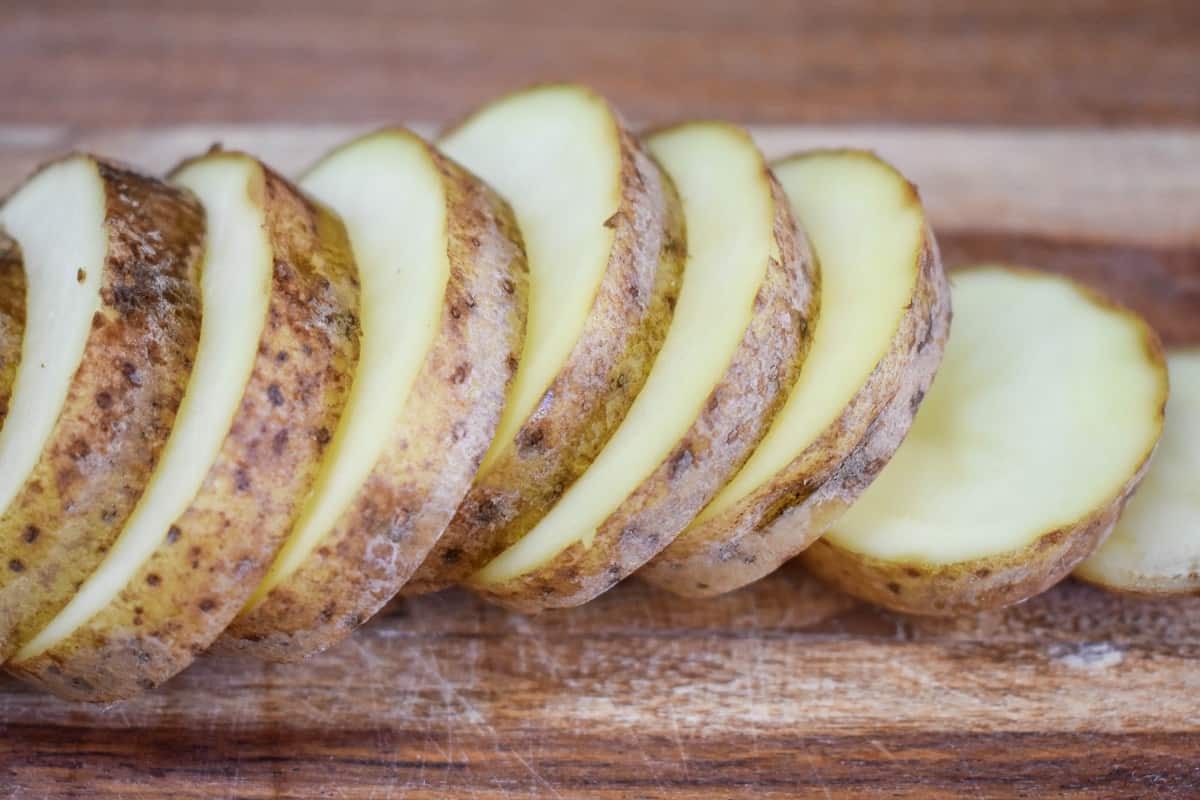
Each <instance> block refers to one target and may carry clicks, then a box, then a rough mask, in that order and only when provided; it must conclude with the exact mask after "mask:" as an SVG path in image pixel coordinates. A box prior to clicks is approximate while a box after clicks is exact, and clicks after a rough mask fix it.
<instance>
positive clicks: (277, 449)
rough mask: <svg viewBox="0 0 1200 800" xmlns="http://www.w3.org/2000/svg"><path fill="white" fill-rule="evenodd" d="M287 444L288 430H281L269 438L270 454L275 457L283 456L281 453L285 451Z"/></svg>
mask: <svg viewBox="0 0 1200 800" xmlns="http://www.w3.org/2000/svg"><path fill="white" fill-rule="evenodd" d="M287 443H288V429H287V428H282V429H280V430H279V431H277V432H276V433H275V436H273V437H272V438H271V452H272V453H274V454H275V455H276V456H281V455H283V452H284V451H285V450H286V449H287Z"/></svg>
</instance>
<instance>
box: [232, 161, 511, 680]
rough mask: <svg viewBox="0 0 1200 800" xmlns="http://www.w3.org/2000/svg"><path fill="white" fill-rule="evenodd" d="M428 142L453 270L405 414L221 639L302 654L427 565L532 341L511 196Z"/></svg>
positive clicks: (254, 650) (277, 656)
mask: <svg viewBox="0 0 1200 800" xmlns="http://www.w3.org/2000/svg"><path fill="white" fill-rule="evenodd" d="M429 152H430V155H431V157H432V158H433V159H434V161H435V163H437V165H438V167H439V169H440V171H441V174H442V180H443V185H444V187H445V190H446V200H447V206H448V209H447V213H448V226H447V227H448V235H449V244H448V247H449V257H450V278H449V282H448V284H447V286H446V298H445V303H444V306H443V310H442V316H441V324H440V327H439V331H438V333H437V334H435V338H434V341H433V344H432V347H431V349H430V351H429V354H428V356H427V357H426V359H425V363H424V365H423V366H422V368H421V371H420V373H418V375H417V377H416V381H415V383H414V384H413V388H412V393H411V395H410V396H409V399H408V401H407V403H406V405H405V409H404V416H403V418H402V420H401V423H400V425H399V426H398V427H397V428H396V430H394V431H392V432H391V433H390V434H388V435H390V437H391V443H390V445H389V446H388V447H387V448H386V449H385V451H384V453H383V455H382V457H381V458H380V460H379V462H378V463H377V465H376V467H375V468H374V470H373V471H372V472H371V475H370V477H369V478H368V479H367V483H366V485H365V487H364V488H363V490H362V491H361V492H360V493H359V495H358V497H357V498H356V499H355V500H354V502H353V503H352V505H351V506H350V508H349V509H348V510H347V511H346V512H345V513H344V514H343V515H342V517H341V518H340V519H339V520H338V522H337V524H336V526H335V527H334V529H333V530H332V531H330V532H329V534H328V535H327V536H326V537H325V539H324V540H323V542H322V543H321V545H320V546H319V548H318V549H317V550H316V551H315V553H314V555H313V556H310V557H309V558H308V560H307V561H305V562H304V563H303V564H302V565H301V567H300V568H299V570H298V571H297V572H295V573H293V574H292V575H291V576H290V577H288V578H287V579H286V580H285V581H284V582H282V583H280V584H279V585H278V586H276V587H275V588H274V589H272V590H271V592H270V593H269V594H268V595H267V596H266V597H265V598H264V599H263V602H262V603H261V604H259V605H258V606H256V607H255V608H253V609H252V610H251V611H250V612H248V613H247V614H245V615H243V616H240V617H238V618H237V619H235V620H234V622H233V624H232V625H231V626H230V628H229V630H228V631H227V633H226V635H225V637H224V639H223V641H222V647H223V648H232V649H237V650H242V651H247V652H250V653H251V654H253V655H256V656H258V657H261V658H267V659H270V660H274V661H294V660H297V659H300V658H302V657H304V656H307V655H310V654H312V653H315V652H318V651H320V650H323V649H325V648H327V647H329V646H330V645H332V644H335V643H337V642H338V641H340V640H341V639H343V638H344V637H346V636H347V635H349V634H350V633H351V632H352V631H353V630H354V629H355V628H356V627H358V626H359V625H360V624H362V623H363V622H365V621H366V620H367V619H369V618H370V617H371V616H372V615H374V614H375V612H377V611H378V610H379V609H380V608H381V607H382V606H383V605H384V604H385V603H386V602H387V601H388V600H390V599H391V598H392V596H393V595H395V593H396V592H397V591H398V590H399V589H400V587H401V586H402V585H403V584H404V582H405V581H406V580H407V579H408V578H409V577H410V576H411V575H412V574H413V572H414V571H415V570H416V569H417V567H418V566H420V564H421V562H422V560H423V559H424V558H425V556H426V555H427V554H428V553H429V550H430V548H431V547H433V545H434V543H435V542H436V541H437V538H438V536H439V535H441V533H442V531H443V530H445V528H446V525H447V524H448V523H449V521H450V518H451V517H452V516H453V514H454V512H455V510H456V509H457V508H458V505H459V503H460V502H461V501H462V498H463V496H464V495H465V494H466V492H467V490H468V489H469V488H470V485H471V481H472V479H473V478H474V477H475V471H476V470H477V469H478V467H479V463H480V461H482V460H483V457H484V455H485V454H486V453H487V449H488V446H489V444H490V443H491V440H492V435H493V433H494V432H495V430H496V425H497V423H498V422H499V420H500V413H501V410H502V409H503V406H504V399H505V394H506V391H507V388H508V385H509V383H510V382H511V380H512V377H513V375H514V373H515V371H516V366H517V358H518V356H519V354H520V352H521V344H522V342H523V340H524V335H525V316H526V307H527V302H528V296H527V295H528V284H529V275H528V266H527V264H526V261H525V254H524V250H523V247H522V244H521V236H520V231H519V230H518V228H517V225H516V221H515V219H514V218H513V214H512V211H511V209H509V207H508V204H507V203H505V202H504V201H503V200H502V199H500V197H499V196H498V195H497V194H495V192H493V191H492V190H491V189H490V188H488V187H487V186H486V185H485V184H484V183H483V182H482V181H480V180H479V179H477V178H475V177H474V176H473V175H471V174H469V173H468V172H466V171H465V170H464V169H463V168H461V167H459V166H458V165H457V164H455V163H454V162H452V161H451V160H449V159H448V158H446V157H445V156H443V155H441V154H440V153H438V152H437V151H436V150H434V149H433V148H429ZM380 434H381V435H385V434H384V432H383V431H381V432H380Z"/></svg>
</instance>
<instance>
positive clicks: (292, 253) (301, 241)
mask: <svg viewBox="0 0 1200 800" xmlns="http://www.w3.org/2000/svg"><path fill="white" fill-rule="evenodd" d="M172 179H173V181H174V182H175V183H176V184H177V185H179V186H183V187H186V188H187V189H189V190H191V191H192V192H194V193H195V194H196V196H197V197H199V199H200V201H201V203H202V204H203V206H204V209H205V212H206V215H207V220H208V240H207V247H206V254H205V259H204V266H203V273H202V279H201V288H202V292H203V294H202V300H203V308H204V318H203V322H202V324H201V329H200V346H199V349H198V350H197V352H196V361H195V367H194V369H193V370H192V373H191V379H190V380H189V382H188V384H187V389H186V391H185V393H184V396H183V402H182V404H181V405H180V408H179V413H178V415H177V416H176V419H175V425H174V428H173V429H172V431H171V436H170V439H168V441H167V444H166V446H165V447H164V448H163V450H162V456H161V458H160V459H159V461H158V463H157V465H156V467H155V469H154V473H153V475H152V476H151V479H150V482H149V483H148V485H147V486H146V490H145V493H144V494H143V495H142V497H141V499H140V500H139V501H138V504H137V507H136V508H135V509H134V512H133V514H132V515H131V516H130V517H129V519H128V521H127V522H126V524H125V526H124V529H123V530H122V531H121V535H120V537H119V538H118V539H117V540H116V541H115V542H114V543H113V546H112V548H111V549H110V550H109V551H108V554H107V556H106V558H105V559H104V561H103V562H101V564H100V565H99V567H98V568H97V569H96V571H95V572H93V573H92V574H91V576H90V577H88V579H87V580H86V581H85V582H84V583H83V586H82V588H81V589H80V590H79V593H78V594H76V595H75V596H74V597H73V598H72V599H71V602H70V603H68V604H67V606H66V607H65V608H64V609H63V610H62V611H61V612H60V613H59V614H58V616H56V617H55V618H54V619H53V620H52V621H51V622H50V623H49V624H48V625H47V626H46V627H44V628H42V629H41V631H40V632H38V633H37V635H36V636H34V637H33V638H32V639H31V640H30V641H28V642H27V643H25V644H24V646H23V647H22V648H21V650H20V651H19V652H18V653H17V654H16V655H15V656H14V658H13V659H12V661H10V662H9V665H8V667H9V670H10V671H11V672H14V673H16V674H19V675H21V676H22V677H25V678H28V679H30V680H32V681H34V682H37V683H39V684H41V685H42V686H44V687H45V688H48V689H50V690H51V691H53V692H55V693H56V694H58V695H60V696H63V697H68V698H71V699H76V700H88V701H104V702H108V701H111V700H116V699H119V698H123V697H128V696H130V695H133V694H135V693H137V692H138V691H140V690H141V689H144V688H149V687H152V686H155V685H157V684H159V683H161V682H162V681H164V680H166V679H168V678H170V677H171V676H172V675H174V674H175V673H177V672H179V671H180V670H181V669H183V668H184V667H186V666H187V665H188V664H189V663H191V661H192V658H193V657H194V655H195V653H197V652H200V651H201V650H203V649H204V648H206V647H207V646H208V645H209V644H210V643H211V642H212V641H213V640H214V639H215V638H216V637H217V636H218V635H219V634H220V632H221V631H222V630H223V629H224V628H225V626H226V625H227V624H228V623H229V620H230V619H232V617H233V615H234V614H235V613H236V612H237V611H238V609H239V608H240V607H241V605H242V603H243V602H244V601H245V599H246V598H247V597H248V596H249V594H250V592H251V591H252V590H253V588H254V585H255V583H256V582H257V579H258V578H259V577H261V576H262V575H263V573H264V572H265V571H266V569H267V567H268V566H269V564H270V562H271V558H272V556H273V555H274V553H275V551H276V549H277V548H278V547H279V545H280V543H281V542H282V541H283V539H284V537H285V535H286V533H287V531H288V530H289V529H290V526H291V524H292V522H293V521H294V520H295V518H296V513H297V510H298V509H299V507H300V503H301V501H302V500H303V499H304V496H305V493H306V492H307V490H308V488H309V487H310V486H311V485H312V483H313V480H314V479H315V477H316V474H317V467H318V465H319V463H320V459H321V454H322V452H323V451H324V450H325V449H326V442H328V440H329V437H330V432H331V431H332V430H333V429H334V426H335V425H336V423H337V420H338V417H339V416H340V414H341V410H342V407H343V405H344V404H345V398H346V395H347V393H348V388H349V385H350V378H351V375H352V371H353V366H354V364H355V361H356V358H357V351H358V344H357V337H358V326H357V321H356V318H357V307H358V285H357V279H356V277H355V270H354V262H353V260H352V258H351V256H350V251H349V243H348V241H347V238H346V233H345V229H344V228H343V227H342V224H341V223H340V222H339V221H338V220H337V219H336V218H335V217H334V216H333V215H331V214H330V213H329V212H327V211H325V210H323V209H321V208H319V207H317V206H315V205H314V204H313V203H311V202H310V201H308V200H306V199H305V198H304V197H303V196H302V195H301V194H300V193H299V192H298V191H297V190H296V189H295V188H294V187H292V186H291V185H290V184H288V183H287V182H286V181H285V180H284V179H283V178H281V177H279V176H278V175H276V174H275V173H273V172H271V171H270V170H268V169H266V168H265V167H263V166H262V164H260V163H259V162H258V161H256V160H255V159H253V158H250V157H249V156H246V155H242V154H239V153H214V154H210V155H207V156H203V157H201V158H197V159H194V160H192V161H189V162H185V163H184V164H183V165H182V166H181V167H180V168H179V169H177V170H176V171H175V172H174V173H173V175H172Z"/></svg>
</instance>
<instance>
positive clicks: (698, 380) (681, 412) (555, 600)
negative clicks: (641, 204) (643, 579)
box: [467, 123, 817, 611]
mask: <svg viewBox="0 0 1200 800" xmlns="http://www.w3.org/2000/svg"><path fill="white" fill-rule="evenodd" d="M647 146H648V148H649V150H650V152H651V153H652V154H653V155H654V156H655V158H656V159H657V160H658V161H659V163H660V164H662V166H663V169H664V170H665V171H666V173H667V174H668V175H669V176H670V177H671V179H672V180H673V181H674V183H675V186H676V188H677V189H678V190H679V195H680V199H681V201H682V205H683V212H684V219H685V222H686V225H687V232H688V258H687V263H686V267H685V268H684V273H683V284H682V287H681V289H680V292H679V300H678V303H677V304H676V306H675V315H674V318H673V320H672V322H671V326H670V328H669V329H668V331H667V337H666V340H665V341H664V342H663V346H662V350H661V351H660V352H659V354H658V357H657V359H656V360H655V361H654V365H653V367H652V368H651V370H650V374H649V376H648V377H647V378H646V383H645V386H643V387H642V391H641V393H640V394H639V395H638V396H637V399H636V400H634V403H633V406H632V407H631V408H630V409H629V413H628V414H627V415H626V416H625V419H624V420H623V421H622V422H621V424H620V426H619V427H618V428H617V430H616V432H615V433H614V434H613V436H612V438H611V439H609V441H608V443H607V444H606V445H605V447H604V449H603V450H601V451H600V454H599V455H598V456H597V457H596V460H595V461H594V462H593V463H592V465H591V466H590V467H589V468H588V470H587V471H586V472H584V473H583V475H581V476H580V477H579V479H578V480H576V481H575V483H574V484H572V485H571V486H570V488H568V489H567V491H566V493H565V494H564V495H563V497H562V499H560V500H559V501H558V503H556V504H555V506H554V507H553V508H552V509H551V510H550V512H549V513H548V514H546V515H545V517H543V518H542V519H541V520H540V521H539V522H538V523H537V525H536V526H534V527H533V529H532V530H530V531H529V532H528V533H526V534H525V535H524V536H523V537H521V538H520V539H519V540H517V541H514V542H512V543H511V545H510V546H509V547H508V549H506V550H504V551H503V552H502V553H500V554H499V555H498V556H497V557H496V558H494V559H493V560H492V561H490V562H489V563H488V564H487V565H486V566H484V568H483V569H481V570H479V571H478V572H477V573H475V574H474V575H472V576H471V577H470V578H469V579H468V581H467V585H468V586H470V588H472V589H473V590H475V591H477V592H479V593H481V594H483V595H485V596H486V597H488V598H489V599H492V600H495V601H497V602H500V603H503V604H505V605H508V606H511V607H514V608H519V609H522V610H526V611H533V610H538V609H541V608H547V607H562V606H573V605H579V604H580V603H583V602H586V601H587V600H590V599H591V598H593V597H595V596H596V595H598V594H600V593H601V592H603V591H604V590H606V589H608V588H609V587H611V586H612V585H613V584H615V583H616V582H617V581H619V580H620V579H622V578H623V577H625V576H626V575H629V574H630V573H631V572H633V571H634V570H636V569H637V568H638V567H640V566H641V565H642V564H643V563H645V562H646V561H647V560H648V559H649V558H651V557H652V556H654V555H655V554H656V553H658V552H659V551H660V550H662V548H664V547H666V546H667V545H668V544H669V543H670V542H671V540H672V539H673V538H674V537H675V536H676V535H678V533H679V532H680V531H682V530H683V529H684V527H686V526H687V524H688V523H689V522H691V521H692V519H693V518H694V517H695V515H696V514H697V513H698V512H699V511H700V509H702V508H703V507H704V505H705V504H706V503H707V502H708V501H709V500H710V499H712V497H713V495H714V494H715V493H716V492H717V490H718V489H720V488H721V486H722V485H724V483H725V482H726V481H727V480H728V479H729V477H730V475H732V474H733V473H734V471H735V470H736V469H737V468H738V467H740V466H741V464H742V462H743V461H744V460H745V458H746V457H747V456H748V455H749V454H750V452H751V450H752V449H753V448H754V446H755V444H757V442H758V440H759V438H760V437H761V436H762V434H763V433H764V432H765V431H766V428H767V425H769V424H770V421H771V418H772V417H773V416H774V414H775V411H776V409H777V408H778V406H779V404H780V403H781V402H782V401H783V399H784V397H786V394H787V392H788V390H789V389H790V388H791V386H792V383H793V381H794V380H795V377H796V374H797V372H798V369H799V366H800V364H801V362H802V361H803V359H804V355H805V353H806V352H807V350H808V345H809V335H808V331H809V329H810V321H815V317H816V292H815V288H816V287H815V283H816V280H817V276H816V264H815V262H814V261H813V259H812V256H811V253H810V252H809V249H808V244H807V241H806V240H805V239H804V236H803V234H802V233H801V232H800V231H799V230H798V228H797V226H796V222H795V219H794V218H793V216H792V212H791V210H790V208H789V206H788V202H787V198H786V197H785V196H784V194H783V191H782V189H780V188H779V185H778V184H777V183H776V181H775V178H774V177H773V176H772V175H771V173H770V171H769V170H768V169H767V165H766V164H765V163H764V162H763V159H762V155H761V153H759V151H758V148H757V147H755V145H754V143H753V142H752V141H751V140H750V137H749V136H748V135H747V134H746V133H745V132H744V131H742V130H740V129H738V128H735V127H733V126H730V125H725V124H721V123H693V124H687V125H681V126H678V127H676V128H671V129H668V130H664V131H661V132H659V133H656V134H655V135H653V136H651V137H650V138H649V139H648V140H647Z"/></svg>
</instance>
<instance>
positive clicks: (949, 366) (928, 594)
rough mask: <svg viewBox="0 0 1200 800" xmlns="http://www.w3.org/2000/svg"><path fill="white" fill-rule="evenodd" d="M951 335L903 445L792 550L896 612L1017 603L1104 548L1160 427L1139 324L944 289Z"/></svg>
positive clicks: (1036, 288)
mask: <svg viewBox="0 0 1200 800" xmlns="http://www.w3.org/2000/svg"><path fill="white" fill-rule="evenodd" d="M953 287H954V289H953V295H954V309H955V320H954V335H953V336H951V337H950V341H949V344H948V346H947V348H946V354H945V359H944V361H943V362H942V366H941V368H940V370H939V371H938V376H937V379H936V380H935V381H934V383H933V386H932V387H931V388H930V390H929V394H928V395H927V396H926V398H925V402H924V404H923V405H922V406H921V410H920V411H919V412H918V413H917V418H916V421H915V422H914V424H913V427H912V431H911V432H910V433H909V436H908V438H907V440H905V442H904V444H903V445H902V446H901V447H900V449H899V450H898V451H897V452H896V455H895V457H894V458H893V459H892V461H891V462H890V463H889V464H888V465H887V467H885V468H884V470H883V472H882V473H881V474H880V475H879V477H878V479H876V481H875V482H874V483H873V484H872V485H871V487H870V488H869V489H867V491H866V492H865V493H864V494H863V496H862V498H861V499H860V500H859V501H858V502H857V503H855V504H854V505H853V506H851V508H850V509H849V510H848V511H847V512H846V513H845V515H843V516H842V518H841V519H840V520H839V521H838V522H837V523H836V524H835V525H834V526H833V527H832V528H831V530H830V531H829V533H827V534H826V535H825V537H824V538H822V539H819V540H817V542H815V543H814V544H813V546H812V547H810V548H809V549H808V550H806V551H804V553H803V554H801V556H800V558H801V559H802V561H803V563H804V564H805V566H807V567H808V568H809V569H810V570H812V571H813V572H815V573H816V574H817V575H818V576H819V577H820V578H822V579H823V580H825V581H827V582H829V583H832V584H833V585H834V586H836V587H837V588H839V589H842V590H844V591H846V592H848V593H850V594H853V595H856V596H858V597H861V598H863V599H866V600H870V601H871V602H874V603H878V604H880V605H883V606H886V607H888V608H893V609H896V610H898V611H907V612H911V613H916V614H955V613H962V612H968V611H975V610H978V609H985V608H993V607H997V606H1003V605H1007V604H1010V603H1016V602H1018V601H1020V600H1024V599H1025V598H1028V597H1031V596H1033V595H1035V594H1037V593H1039V592H1041V591H1044V590H1045V589H1047V588H1049V587H1050V586H1052V585H1053V584H1055V583H1057V582H1058V581H1059V580H1060V579H1062V578H1063V577H1064V576H1065V575H1067V574H1068V573H1069V572H1070V571H1071V570H1072V569H1073V568H1074V567H1075V565H1076V564H1078V563H1079V562H1080V561H1082V560H1083V559H1084V558H1086V557H1087V555H1088V554H1089V553H1091V552H1092V550H1094V549H1095V547H1096V546H1097V545H1098V544H1099V543H1100V542H1101V541H1102V540H1103V539H1104V537H1105V536H1106V535H1107V534H1108V532H1109V531H1110V530H1112V527H1113V524H1114V523H1115V522H1116V519H1117V516H1118V515H1119V514H1120V512H1121V508H1122V507H1123V506H1124V505H1125V501H1126V500H1127V499H1128V498H1129V495H1130V494H1131V493H1132V491H1133V490H1134V488H1135V487H1136V486H1137V484H1138V482H1139V481H1140V480H1141V477H1142V474H1143V473H1144V471H1145V468H1146V466H1147V464H1148V463H1149V459H1150V456H1151V454H1152V453H1153V451H1154V446H1155V442H1156V441H1157V440H1158V436H1159V433H1160V432H1161V430H1162V421H1163V404H1164V402H1165V401H1166V397H1167V374H1166V369H1165V366H1164V364H1163V359H1162V353H1161V350H1160V348H1159V344H1158V339H1157V338H1156V337H1155V335H1154V333H1153V332H1152V331H1151V330H1150V328H1149V327H1147V325H1146V324H1145V322H1143V321H1142V319H1141V318H1140V317H1138V316H1137V315H1135V314H1133V313H1132V312H1130V311H1126V310H1124V309H1121V308H1118V307H1116V306H1113V305H1111V304H1110V303H1108V302H1107V301H1105V300H1103V299H1101V298H1100V297H1098V296H1096V295H1094V294H1093V293H1091V292H1089V291H1088V290H1086V289H1084V288H1082V287H1080V286H1078V285H1076V284H1074V283H1072V282H1071V281H1069V280H1067V279H1066V278H1062V277H1057V276H1051V275H1045V274H1039V273H1036V272H1032V271H1028V270H1016V269H1011V268H1004V267H984V268H977V269H974V270H970V271H967V272H963V273H958V274H956V275H955V276H954V277H953Z"/></svg>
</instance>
